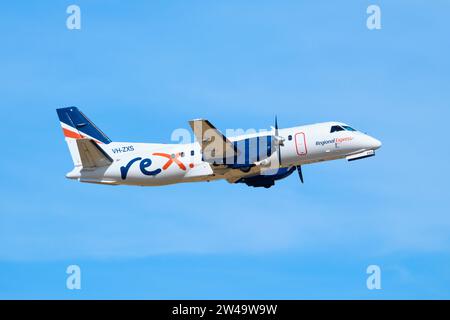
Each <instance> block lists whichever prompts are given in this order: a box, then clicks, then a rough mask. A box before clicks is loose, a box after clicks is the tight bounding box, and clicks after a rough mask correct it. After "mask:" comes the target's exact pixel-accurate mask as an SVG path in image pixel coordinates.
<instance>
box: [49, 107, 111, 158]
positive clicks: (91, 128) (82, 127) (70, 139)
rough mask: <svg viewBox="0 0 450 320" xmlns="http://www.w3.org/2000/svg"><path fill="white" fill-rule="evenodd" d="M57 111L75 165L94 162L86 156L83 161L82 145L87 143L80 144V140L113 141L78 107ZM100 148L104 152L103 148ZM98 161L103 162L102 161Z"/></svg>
mask: <svg viewBox="0 0 450 320" xmlns="http://www.w3.org/2000/svg"><path fill="white" fill-rule="evenodd" d="M56 112H57V113H58V118H59V121H60V123H61V127H62V130H63V133H64V136H65V138H66V142H67V145H68V147H69V151H70V154H71V156H72V160H73V163H74V165H75V166H82V165H83V166H84V163H87V164H92V162H89V161H87V160H86V157H85V158H84V160H85V161H84V163H83V156H82V155H81V152H80V151H81V149H80V146H85V145H84V144H85V143H84V142H83V143H81V144H78V140H79V139H83V140H85V139H87V140H91V142H92V143H94V142H96V143H98V144H108V143H110V142H111V139H109V138H108V137H107V136H106V135H105V134H104V133H103V132H102V131H101V130H100V129H99V128H98V127H97V126H96V125H95V124H94V123H93V122H92V121H90V120H89V119H88V118H87V117H86V116H85V115H84V114H83V113H82V112H81V111H80V110H78V108H77V107H68V108H60V109H56ZM94 145H95V143H94ZM96 147H98V146H96ZM98 148H99V147H98ZM100 150H101V151H102V152H103V153H104V151H103V150H102V149H101V148H100ZM92 152H94V151H92ZM105 155H106V153H105ZM106 156H107V155H106ZM98 163H101V161H100V162H98Z"/></svg>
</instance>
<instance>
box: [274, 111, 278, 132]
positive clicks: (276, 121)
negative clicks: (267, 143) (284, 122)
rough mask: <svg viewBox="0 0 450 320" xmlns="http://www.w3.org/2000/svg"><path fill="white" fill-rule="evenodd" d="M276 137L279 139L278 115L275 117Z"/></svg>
mask: <svg viewBox="0 0 450 320" xmlns="http://www.w3.org/2000/svg"><path fill="white" fill-rule="evenodd" d="M275 136H277V137H278V119H277V116H276V115H275Z"/></svg>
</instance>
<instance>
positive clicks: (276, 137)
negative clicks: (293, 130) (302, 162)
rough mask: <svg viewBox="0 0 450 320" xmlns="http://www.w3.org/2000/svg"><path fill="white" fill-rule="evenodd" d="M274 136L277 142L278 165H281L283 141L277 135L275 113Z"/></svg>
mask: <svg viewBox="0 0 450 320" xmlns="http://www.w3.org/2000/svg"><path fill="white" fill-rule="evenodd" d="M274 136H275V139H276V141H277V144H278V165H279V166H280V167H281V146H283V145H284V143H283V138H282V137H280V136H279V135H278V119H277V116H276V115H275V134H274Z"/></svg>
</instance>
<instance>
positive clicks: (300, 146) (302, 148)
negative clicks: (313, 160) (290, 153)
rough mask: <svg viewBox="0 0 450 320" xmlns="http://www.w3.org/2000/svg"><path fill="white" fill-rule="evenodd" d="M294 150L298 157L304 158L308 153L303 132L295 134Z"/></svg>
mask: <svg viewBox="0 0 450 320" xmlns="http://www.w3.org/2000/svg"><path fill="white" fill-rule="evenodd" d="M295 149H296V150H297V154H298V155H299V156H305V155H306V154H307V153H308V149H307V148H306V137H305V134H304V133H303V132H299V133H296V134H295Z"/></svg>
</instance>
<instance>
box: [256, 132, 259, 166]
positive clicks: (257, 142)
mask: <svg viewBox="0 0 450 320" xmlns="http://www.w3.org/2000/svg"><path fill="white" fill-rule="evenodd" d="M256 161H259V136H257V137H256Z"/></svg>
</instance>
